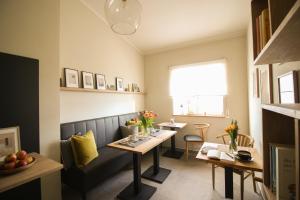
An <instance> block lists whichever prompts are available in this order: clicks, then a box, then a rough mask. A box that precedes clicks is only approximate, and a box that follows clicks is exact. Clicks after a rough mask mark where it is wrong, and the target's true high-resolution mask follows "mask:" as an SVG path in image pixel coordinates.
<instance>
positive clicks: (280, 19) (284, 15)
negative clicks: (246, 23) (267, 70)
mask: <svg viewBox="0 0 300 200" xmlns="http://www.w3.org/2000/svg"><path fill="white" fill-rule="evenodd" d="M265 9H267V10H268V15H264V16H265V18H264V20H261V21H259V20H258V18H259V17H260V16H261V14H262V12H263V11H264V10H265ZM251 13H252V31H253V32H252V33H253V55H254V64H255V65H262V64H272V63H283V62H290V61H298V60H300V53H299V49H300V39H299V35H300V0H252V2H251ZM266 20H267V23H264V24H267V25H265V26H264V28H263V27H261V26H260V25H261V23H259V24H260V25H257V23H258V22H262V21H264V22H265V21H266ZM262 30H264V32H265V33H266V32H267V33H268V34H269V37H268V38H265V37H263V38H264V41H265V42H264V43H262V42H261V41H262V39H261V38H262V35H261V32H262Z"/></svg>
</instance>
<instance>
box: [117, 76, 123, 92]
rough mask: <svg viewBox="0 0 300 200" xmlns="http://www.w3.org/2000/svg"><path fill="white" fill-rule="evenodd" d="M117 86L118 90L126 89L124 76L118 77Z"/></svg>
mask: <svg viewBox="0 0 300 200" xmlns="http://www.w3.org/2000/svg"><path fill="white" fill-rule="evenodd" d="M116 86H117V91H124V83H123V78H119V77H117V78H116Z"/></svg>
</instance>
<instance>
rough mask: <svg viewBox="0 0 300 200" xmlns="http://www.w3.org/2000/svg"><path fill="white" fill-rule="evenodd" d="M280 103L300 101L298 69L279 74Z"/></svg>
mask: <svg viewBox="0 0 300 200" xmlns="http://www.w3.org/2000/svg"><path fill="white" fill-rule="evenodd" d="M278 90H279V103H299V92H298V77H297V72H296V71H290V72H288V73H286V74H283V75H281V76H278Z"/></svg>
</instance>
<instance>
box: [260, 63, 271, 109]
mask: <svg viewBox="0 0 300 200" xmlns="http://www.w3.org/2000/svg"><path fill="white" fill-rule="evenodd" d="M259 78H260V97H261V104H272V103H273V102H274V100H273V65H272V64H269V65H268V66H266V67H261V68H260V74H259Z"/></svg>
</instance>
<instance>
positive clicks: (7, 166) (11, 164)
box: [3, 162, 16, 170]
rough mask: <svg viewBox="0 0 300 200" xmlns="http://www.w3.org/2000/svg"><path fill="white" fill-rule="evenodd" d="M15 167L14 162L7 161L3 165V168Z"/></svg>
mask: <svg viewBox="0 0 300 200" xmlns="http://www.w3.org/2000/svg"><path fill="white" fill-rule="evenodd" d="M15 167H16V162H9V163H5V164H4V165H3V168H4V169H6V170H7V169H13V168H15Z"/></svg>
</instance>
